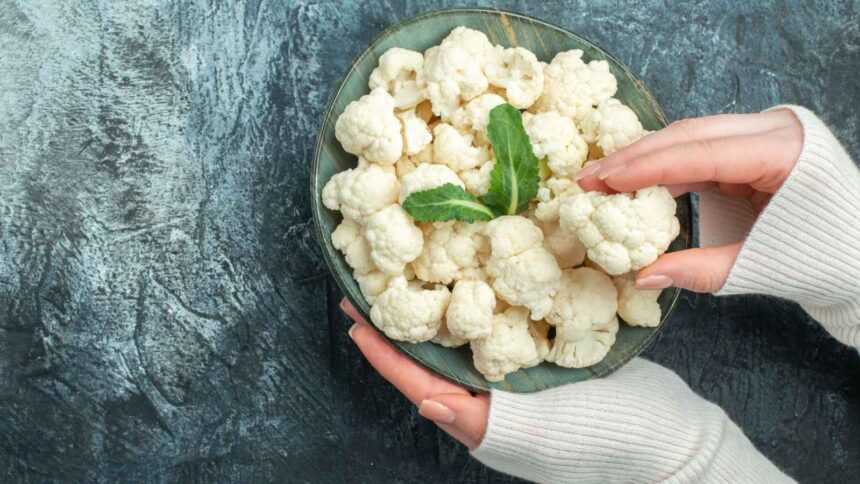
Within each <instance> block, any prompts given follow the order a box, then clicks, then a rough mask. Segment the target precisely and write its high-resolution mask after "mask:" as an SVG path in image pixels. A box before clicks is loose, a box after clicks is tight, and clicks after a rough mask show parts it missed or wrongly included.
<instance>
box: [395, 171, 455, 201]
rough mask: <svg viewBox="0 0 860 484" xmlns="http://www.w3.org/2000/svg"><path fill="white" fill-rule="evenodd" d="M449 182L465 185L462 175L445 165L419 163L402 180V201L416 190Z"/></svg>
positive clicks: (431, 187) (427, 188)
mask: <svg viewBox="0 0 860 484" xmlns="http://www.w3.org/2000/svg"><path fill="white" fill-rule="evenodd" d="M447 183H452V184H454V185H457V186H458V187H464V185H463V182H462V181H461V180H460V177H458V176H457V174H456V173H454V172H453V171H452V170H451V169H450V168H448V167H447V166H445V165H432V164H428V163H425V164H421V165H418V166H416V167H415V169H413V170H412V171H411V172H409V173H407V174H405V175H403V178H402V179H401V180H400V203H401V204H402V203H403V201H404V200H406V197H408V196H409V195H412V194H413V193H415V192H421V191H424V190H431V189H433V188H436V187H441V186H442V185H445V184H447Z"/></svg>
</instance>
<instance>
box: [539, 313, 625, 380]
mask: <svg viewBox="0 0 860 484" xmlns="http://www.w3.org/2000/svg"><path fill="white" fill-rule="evenodd" d="M616 334H618V318H616V317H613V318H612V319H611V320H610V321H609V322H608V323H606V324H604V325H602V326H597V327H591V328H587V329H580V328H578V327H576V326H572V325H571V326H558V327H556V329H555V340H554V341H553V344H552V349H551V350H550V351H549V354H547V356H546V361H551V362H553V363H555V364H556V365H558V366H561V367H564V368H585V367H587V366H592V365H596V364H597V363H600V362H601V361H603V359H604V358H606V355H607V354H609V350H610V349H611V348H612V345H613V344H615V335H616Z"/></svg>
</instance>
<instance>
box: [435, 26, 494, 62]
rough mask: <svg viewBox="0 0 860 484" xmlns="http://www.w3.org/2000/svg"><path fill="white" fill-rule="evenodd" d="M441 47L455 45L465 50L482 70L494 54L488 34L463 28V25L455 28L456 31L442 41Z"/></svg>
mask: <svg viewBox="0 0 860 484" xmlns="http://www.w3.org/2000/svg"><path fill="white" fill-rule="evenodd" d="M441 45H443V46H454V45H455V46H457V47H460V48H462V49H465V50H466V52H468V53H469V55H471V56H472V59H474V61H475V63H476V64H477V65H478V66H480V67H482V68H483V67H484V65H485V64H486V63H487V61H489V59H490V57H491V56H492V53H493V44H491V43H490V39H488V38H487V34H485V33H483V32H481V31H479V30H474V29H470V28H468V27H463V26H462V25H461V26H459V27H455V28H454V30H452V31H451V33H449V34H448V36H447V37H445V38H444V39H443V40H442V44H441Z"/></svg>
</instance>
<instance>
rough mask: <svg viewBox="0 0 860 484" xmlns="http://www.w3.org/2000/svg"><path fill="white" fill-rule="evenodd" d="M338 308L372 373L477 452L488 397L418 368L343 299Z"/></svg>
mask: <svg viewBox="0 0 860 484" xmlns="http://www.w3.org/2000/svg"><path fill="white" fill-rule="evenodd" d="M340 307H341V308H342V309H343V311H344V312H345V313H346V314H347V316H349V317H350V318H351V319H352V320H353V321H355V324H354V325H353V326H352V327H351V328H350V329H349V336H350V337H351V338H352V340H353V341H355V344H357V345H358V348H359V349H360V350H361V352H362V353H363V354H364V357H365V358H367V361H369V362H370V364H371V365H373V367H374V368H375V369H376V371H378V372H379V374H380V375H382V377H383V378H385V379H386V380H388V381H389V382H390V383H391V384H392V385H394V386H395V387H396V388H397V389H398V390H400V392H401V393H403V395H405V396H406V398H408V399H409V400H410V401H411V402H412V403H414V404H415V405H417V406H418V413H419V414H420V415H421V416H422V417H424V418H426V419H429V420H432V421H433V422H435V423H436V425H438V426H439V428H441V429H442V430H444V431H445V432H447V433H448V435H450V436H452V437H454V438H455V439H457V440H459V441H460V442H462V443H463V444H465V445H466V446H467V447H469V448H470V449H475V448H477V447H478V445H480V444H481V440H483V438H484V433H485V432H486V431H487V419H488V417H489V415H490V398H489V396H488V395H482V394H479V395H473V394H471V393H470V392H469V391H468V390H466V389H465V388H463V387H461V386H458V385H455V384H453V383H451V382H449V381H447V380H444V379H442V378H440V377H438V376H436V375H434V374H432V373H431V372H430V371H429V370H427V369H425V368H422V367H420V366H418V365H417V364H416V363H414V362H413V361H412V360H410V359H409V358H407V357H406V356H404V355H402V354H400V352H398V351H397V350H396V349H394V347H392V346H391V345H390V344H388V342H386V341H385V340H384V339H383V338H382V336H380V335H379V333H377V332H376V330H374V329H373V328H371V327H370V325H369V324H368V323H367V321H365V320H364V318H362V317H361V315H359V314H358V311H356V309H355V307H353V306H352V304H350V303H349V301H347V300H346V299H344V300H343V301H341V303H340Z"/></svg>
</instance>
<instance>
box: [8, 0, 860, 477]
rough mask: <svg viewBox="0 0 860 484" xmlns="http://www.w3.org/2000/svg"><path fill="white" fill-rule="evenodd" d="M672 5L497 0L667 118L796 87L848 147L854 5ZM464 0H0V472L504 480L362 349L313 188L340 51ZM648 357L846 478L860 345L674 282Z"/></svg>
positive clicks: (791, 314)
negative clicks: (655, 104) (351, 336)
mask: <svg viewBox="0 0 860 484" xmlns="http://www.w3.org/2000/svg"><path fill="white" fill-rule="evenodd" d="M667 3H672V5H667ZM674 3H675V2H660V1H657V0H637V1H633V2H585V1H581V2H541V3H538V2H508V1H502V2H497V3H494V4H492V5H494V6H498V7H501V8H509V9H512V10H517V11H521V12H524V13H528V14H531V15H534V16H536V17H538V18H542V19H545V20H549V21H552V22H555V23H558V24H560V25H562V26H563V27H565V28H568V29H570V30H573V31H575V32H577V33H579V34H581V35H584V36H585V37H588V38H590V39H592V40H594V41H595V42H597V43H599V44H601V45H602V46H603V47H605V48H606V49H607V50H608V51H610V52H612V53H613V54H615V55H616V56H617V57H618V58H620V59H621V60H622V61H624V62H626V63H627V64H628V65H630V66H631V68H632V69H633V70H634V71H635V72H637V73H638V74H639V75H640V76H641V77H642V78H643V79H644V80H645V81H646V83H647V84H648V85H649V86H650V87H651V89H652V90H653V92H654V93H655V95H656V97H657V99H658V100H659V101H660V102H661V104H662V105H663V106H664V109H665V111H666V112H667V114H668V115H669V117H670V118H671V119H677V118H681V117H687V116H694V115H702V114H707V113H715V112H746V111H755V110H760V109H763V108H765V107H768V106H771V105H773V104H776V103H780V102H792V103H800V104H804V105H807V106H809V107H810V108H812V109H813V110H815V111H817V112H819V113H821V115H822V116H823V118H824V119H825V120H826V121H827V122H828V123H829V124H830V125H831V126H832V127H833V128H834V131H835V132H836V134H837V136H839V137H840V139H841V140H842V141H843V142H844V143H845V144H846V146H847V148H848V149H849V151H850V152H851V153H852V154H854V155H855V157H857V156H858V155H860V115H858V114H857V106H858V105H860V87H858V86H860V84H858V81H857V73H858V72H860V13H858V10H860V6H858V5H856V4H855V3H854V2H851V1H840V2H816V3H815V5H812V2H788V3H786V2H781V1H776V0H772V1H768V2H757V5H755V6H742V5H736V4H735V2H731V1H728V0H722V1H715V2H710V3H702V4H699V3H692V2H687V3H684V4H680V3H679V4H677V5H676V4H674ZM460 4H461V3H460V2H430V1H410V2H394V1H392V2H386V3H377V2H362V1H351V2H313V1H305V0H299V1H277V0H268V1H264V0H259V1H252V0H248V1H237V2H220V1H208V2H203V1H201V2H168V1H155V0H152V1H146V2H138V1H134V2H132V1H129V2H96V1H71V0H66V1H51V2H36V1H24V0H22V1H20V2H13V1H11V0H0V480H2V481H4V482H10V481H48V480H70V481H71V480H76V481H81V480H87V481H95V480H102V481H113V480H118V479H121V480H154V481H181V482H194V481H212V480H219V481H234V482H250V481H253V480H257V479H259V480H289V481H311V482H319V481H342V480H343V479H344V478H346V477H347V476H350V477H351V479H352V480H355V481H366V482H375V481H401V482H412V481H430V480H466V481H468V480H475V481H486V480H504V479H505V478H504V477H503V476H499V475H497V474H494V473H492V472H490V471H487V470H486V469H484V468H482V467H481V466H480V465H479V464H477V463H476V462H474V461H472V460H470V459H469V457H468V454H467V453H466V451H465V450H464V449H463V448H461V447H460V446H459V445H457V444H456V443H454V442H453V441H452V440H451V439H449V438H448V437H447V436H445V435H444V434H442V433H441V432H438V431H437V430H436V429H435V427H434V426H433V425H432V424H430V423H427V422H425V421H422V420H421V419H420V418H418V417H417V415H416V413H415V411H414V409H413V408H412V407H411V406H410V405H409V404H408V403H407V402H406V400H405V399H403V398H402V397H400V396H399V395H398V394H397V393H396V392H395V391H394V390H392V389H391V388H390V387H388V386H387V385H386V384H385V383H384V382H383V381H382V380H381V379H380V378H379V377H378V376H376V375H375V374H374V373H373V371H372V370H371V369H369V368H368V366H367V365H366V364H365V363H364V362H363V361H361V359H360V357H359V354H358V352H357V351H356V350H355V349H354V348H353V347H352V346H351V345H350V343H349V340H348V338H347V336H346V329H347V327H348V323H347V321H346V320H345V318H344V317H342V316H341V315H340V313H339V311H338V309H337V302H338V300H339V298H340V295H339V294H338V292H337V289H336V287H335V286H334V284H333V282H332V281H331V279H330V277H329V275H328V272H327V270H326V268H325V266H324V264H323V262H322V259H321V255H320V253H319V251H318V249H317V246H316V241H315V240H314V239H313V236H312V227H311V225H310V208H309V203H308V198H307V197H308V188H307V187H308V173H309V163H310V160H311V154H312V151H313V141H314V136H315V132H316V129H317V127H318V123H319V119H320V115H321V113H322V110H323V108H324V105H325V102H326V100H327V98H328V96H329V94H330V93H331V92H332V90H333V89H334V87H335V86H336V84H337V82H338V80H339V77H340V75H341V73H342V72H343V71H344V70H345V69H346V68H347V66H348V65H349V62H350V60H351V59H352V58H353V57H354V56H355V55H357V54H358V53H359V52H360V51H361V50H362V48H363V47H364V45H366V43H367V42H369V41H370V40H371V39H372V38H373V37H374V36H375V35H376V34H377V33H379V32H380V31H381V30H382V29H383V28H385V27H387V26H389V25H391V24H393V23H394V22H396V21H398V20H400V19H403V18H406V17H408V16H411V15H414V14H417V13H420V12H424V11H427V10H431V9H435V8H441V7H445V6H454V5H460ZM648 356H649V357H650V358H652V359H654V360H656V361H658V362H660V363H662V364H664V365H666V366H668V367H670V368H672V369H674V370H675V371H677V372H678V373H679V374H680V375H681V376H682V377H683V378H684V379H685V380H686V381H688V382H689V383H690V385H691V386H692V387H693V388H694V389H695V390H696V391H698V392H699V393H701V394H703V395H705V396H706V397H707V398H709V399H711V400H713V401H715V402H717V403H719V404H720V405H722V406H723V407H724V408H725V409H726V411H727V412H728V413H729V414H730V415H731V417H732V418H734V419H735V420H736V421H737V422H738V423H739V424H740V425H741V427H743V428H744V429H745V431H746V432H747V434H748V435H749V436H750V438H751V439H752V440H753V441H754V442H755V444H756V445H757V446H758V447H759V448H760V449H761V450H762V452H764V453H765V454H766V455H767V456H769V457H770V458H771V459H773V460H774V461H775V462H776V463H777V464H778V465H780V466H781V467H783V468H784V469H786V470H787V471H788V473H789V474H791V475H793V476H795V477H797V478H798V479H801V480H803V481H808V482H819V481H823V480H826V479H830V480H833V481H834V482H850V481H852V480H853V481H854V482H858V476H860V441H859V440H858V439H857V436H858V435H860V361H858V357H857V354H856V353H855V352H852V351H850V350H848V349H846V348H844V347H840V345H839V344H837V343H836V342H835V341H833V340H832V339H830V338H829V337H828V336H827V335H826V334H825V333H824V332H823V331H822V330H821V329H820V328H819V327H818V326H817V325H816V324H815V323H814V322H813V321H812V320H811V319H810V318H809V317H808V316H806V315H805V314H804V313H803V312H802V311H801V310H800V309H799V308H797V307H796V306H795V305H793V304H790V303H787V302H780V301H773V300H770V299H765V298H757V297H742V298H730V299H715V298H712V297H706V296H693V295H689V294H688V295H685V296H684V298H683V300H682V302H681V304H680V307H679V309H678V311H677V313H676V317H675V318H674V319H673V321H671V323H670V324H669V327H667V328H666V330H665V331H664V332H663V333H662V335H661V337H660V338H659V340H658V341H657V342H656V343H655V344H654V345H653V346H652V347H651V348H650V350H649V351H648Z"/></svg>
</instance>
